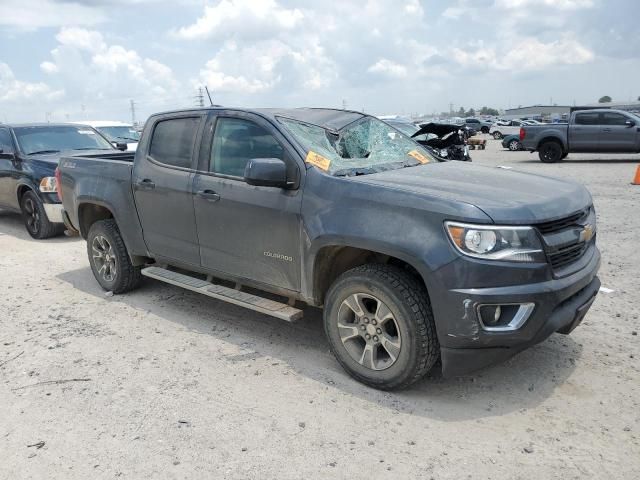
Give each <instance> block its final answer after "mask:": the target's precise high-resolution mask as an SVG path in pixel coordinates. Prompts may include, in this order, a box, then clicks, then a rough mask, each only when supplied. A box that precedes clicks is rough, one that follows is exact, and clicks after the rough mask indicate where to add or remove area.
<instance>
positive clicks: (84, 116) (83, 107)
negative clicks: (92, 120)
mask: <svg viewBox="0 0 640 480" xmlns="http://www.w3.org/2000/svg"><path fill="white" fill-rule="evenodd" d="M86 109H87V106H86V105H85V104H84V103H81V104H80V110H81V111H82V120H86V118H87V116H86V115H85V110H86Z"/></svg>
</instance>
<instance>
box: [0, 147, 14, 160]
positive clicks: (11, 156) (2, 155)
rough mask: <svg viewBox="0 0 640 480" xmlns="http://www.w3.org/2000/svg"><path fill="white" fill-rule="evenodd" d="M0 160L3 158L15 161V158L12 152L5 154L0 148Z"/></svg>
mask: <svg viewBox="0 0 640 480" xmlns="http://www.w3.org/2000/svg"><path fill="white" fill-rule="evenodd" d="M0 158H4V159H5V160H15V158H16V156H15V154H14V153H13V152H5V151H4V149H3V148H2V147H0Z"/></svg>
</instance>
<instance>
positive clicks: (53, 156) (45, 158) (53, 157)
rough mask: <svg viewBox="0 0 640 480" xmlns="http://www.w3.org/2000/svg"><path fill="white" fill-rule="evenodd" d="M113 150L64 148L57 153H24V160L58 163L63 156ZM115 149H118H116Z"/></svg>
mask: <svg viewBox="0 0 640 480" xmlns="http://www.w3.org/2000/svg"><path fill="white" fill-rule="evenodd" d="M106 151H109V152H110V151H111V150H62V151H60V152H56V153H39V154H37V155H22V159H23V160H27V159H28V160H35V161H37V162H42V163H52V164H55V165H57V164H58V161H59V160H60V158H61V157H80V156H85V155H100V154H102V153H104V152H106ZM114 151H116V150H115V149H114Z"/></svg>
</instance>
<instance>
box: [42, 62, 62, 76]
mask: <svg viewBox="0 0 640 480" xmlns="http://www.w3.org/2000/svg"><path fill="white" fill-rule="evenodd" d="M40 68H41V69H42V71H43V72H44V73H58V71H59V69H58V66H57V65H56V64H55V63H53V62H48V61H47V62H42V63H41V64H40Z"/></svg>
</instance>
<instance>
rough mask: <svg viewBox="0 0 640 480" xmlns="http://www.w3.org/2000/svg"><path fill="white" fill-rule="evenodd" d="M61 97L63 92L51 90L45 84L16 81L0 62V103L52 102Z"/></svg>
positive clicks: (9, 70)
mask: <svg viewBox="0 0 640 480" xmlns="http://www.w3.org/2000/svg"><path fill="white" fill-rule="evenodd" d="M63 95H64V90H52V89H51V87H49V85H47V84H45V83H42V82H35V83H31V82H24V81H21V80H18V79H17V78H16V77H15V75H14V73H13V70H11V68H10V67H9V65H7V64H6V63H2V62H0V102H18V101H28V100H38V101H40V100H54V99H57V98H60V97H62V96H63Z"/></svg>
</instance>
